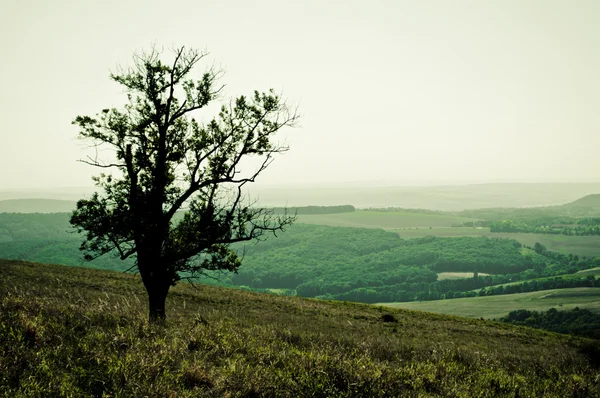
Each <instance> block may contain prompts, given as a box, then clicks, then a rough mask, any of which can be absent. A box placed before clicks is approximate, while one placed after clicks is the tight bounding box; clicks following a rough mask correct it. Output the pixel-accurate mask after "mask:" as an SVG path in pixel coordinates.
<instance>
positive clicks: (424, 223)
mask: <svg viewBox="0 0 600 398" xmlns="http://www.w3.org/2000/svg"><path fill="white" fill-rule="evenodd" d="M474 220H475V219H472V218H466V217H460V216H453V215H445V214H422V213H412V212H402V211H395V212H383V211H370V210H358V211H355V212H352V213H339V214H319V215H300V216H298V222H300V223H306V224H320V225H331V226H334V227H358V228H383V229H398V228H404V227H411V228H415V227H418V228H429V227H432V228H433V227H450V226H451V225H453V224H462V223H464V222H467V221H474Z"/></svg>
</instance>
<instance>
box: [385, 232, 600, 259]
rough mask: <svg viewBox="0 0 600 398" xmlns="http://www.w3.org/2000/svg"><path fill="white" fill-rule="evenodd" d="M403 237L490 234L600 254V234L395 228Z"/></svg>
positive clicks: (580, 253) (578, 252)
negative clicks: (576, 234) (580, 234)
mask: <svg viewBox="0 0 600 398" xmlns="http://www.w3.org/2000/svg"><path fill="white" fill-rule="evenodd" d="M393 231H394V232H397V233H398V235H400V237H401V238H419V237H423V236H441V237H457V236H488V237H493V238H508V239H515V240H517V241H519V242H521V243H522V244H523V245H526V246H533V245H535V243H536V242H539V243H541V244H542V245H544V246H546V248H547V249H548V250H551V251H556V252H559V253H562V254H576V255H578V256H586V257H597V256H600V236H597V235H595V236H567V235H552V234H528V233H508V232H490V230H489V228H470V227H457V228H448V227H437V228H435V227H434V228H432V229H423V228H419V229H415V228H410V229H409V228H402V229H393Z"/></svg>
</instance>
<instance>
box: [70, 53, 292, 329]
mask: <svg viewBox="0 0 600 398" xmlns="http://www.w3.org/2000/svg"><path fill="white" fill-rule="evenodd" d="M160 55H161V54H160V53H159V52H158V51H156V50H152V51H151V52H149V53H145V54H142V55H140V56H136V57H134V60H135V62H134V66H133V67H132V68H130V69H127V70H124V71H120V72H119V73H117V74H111V76H110V77H111V79H112V80H114V81H116V82H117V83H119V84H121V85H122V86H123V87H124V88H125V90H126V92H127V97H128V103H127V104H126V105H125V106H124V108H123V109H120V110H119V109H115V108H112V109H103V110H102V111H101V112H100V113H99V114H97V115H96V116H95V117H90V116H78V117H77V118H75V120H74V121H73V124H74V125H77V126H78V127H79V129H80V132H79V138H82V139H85V140H89V141H91V142H92V144H93V145H94V146H96V149H97V151H96V153H98V150H99V149H102V148H104V147H108V148H110V149H112V150H113V151H114V159H115V160H114V161H108V162H105V161H102V160H100V159H99V158H98V157H97V156H96V157H88V158H87V159H85V160H82V162H84V163H87V164H90V165H92V166H95V167H98V168H101V169H109V170H112V172H111V173H101V174H100V175H99V176H96V177H93V180H94V182H95V184H96V186H97V187H98V188H101V189H102V190H103V193H101V194H99V193H98V192H96V193H94V195H93V196H92V197H91V198H90V199H82V200H79V202H77V208H76V210H75V211H74V212H73V214H72V215H71V218H70V222H71V224H72V225H73V226H74V227H75V228H76V229H77V231H78V232H85V240H84V241H83V242H82V244H81V247H80V249H81V250H83V251H85V259H86V260H92V259H94V258H96V257H99V256H102V255H104V254H107V253H116V254H117V255H118V257H120V258H121V259H122V260H125V259H127V258H129V257H133V258H134V259H135V267H137V270H138V271H139V273H140V275H141V278H142V281H143V283H144V286H145V288H146V291H147V292H148V303H149V317H150V321H151V322H154V321H158V320H162V319H164V318H165V301H166V297H167V294H168V292H169V288H170V287H171V286H172V285H175V283H176V282H177V281H178V280H180V279H181V278H182V277H190V278H193V277H197V276H199V275H201V274H203V273H204V272H206V271H207V270H226V271H236V270H237V269H238V267H239V266H240V264H241V260H240V258H239V257H238V256H237V255H236V253H235V252H234V251H233V250H232V249H231V248H230V246H229V245H230V244H232V243H235V242H241V241H249V240H255V239H258V238H260V237H261V236H262V235H263V234H265V233H267V232H273V233H275V232H276V231H278V230H282V229H283V228H284V227H285V226H286V225H289V224H290V223H292V222H293V220H294V218H293V217H290V216H288V215H287V214H284V215H279V216H275V215H274V214H273V213H272V212H269V211H267V210H265V209H261V208H259V207H255V206H253V204H251V203H249V202H248V201H247V200H245V198H244V197H243V187H244V185H246V184H247V183H250V182H254V181H255V179H256V178H257V177H258V175H259V174H260V173H261V172H262V171H264V170H265V169H266V168H267V167H268V166H269V165H270V164H271V162H272V160H273V157H274V155H276V154H279V153H282V152H285V151H287V149H288V148H287V147H285V146H282V145H279V144H277V143H275V142H274V141H273V138H274V135H275V133H277V131H279V130H280V129H281V128H283V127H286V126H293V125H295V123H296V121H297V119H298V115H297V113H296V111H295V110H293V109H290V108H289V107H288V106H287V105H286V104H285V102H284V101H282V99H281V98H280V97H279V96H278V95H276V94H274V92H273V91H272V90H271V91H269V92H266V93H259V92H258V91H255V92H254V94H253V96H251V97H244V96H241V97H238V98H236V99H235V100H232V101H230V102H229V103H228V104H226V105H223V106H222V107H221V108H220V112H219V113H218V116H216V117H214V118H212V119H211V120H205V121H204V122H201V121H199V119H196V117H200V116H201V115H198V113H200V112H199V111H200V110H201V109H203V108H205V107H206V106H207V105H208V104H209V103H211V102H212V101H213V100H215V99H217V96H218V94H219V93H220V91H221V89H222V87H223V86H218V85H217V80H218V77H219V75H220V73H219V72H217V71H215V70H214V69H208V70H207V71H206V72H204V73H203V74H201V75H200V78H199V79H198V80H194V79H192V78H191V77H190V76H191V75H192V73H193V71H194V69H195V67H197V66H198V63H199V62H200V61H201V60H203V58H204V57H205V56H206V54H205V53H202V52H199V51H197V50H188V49H185V48H183V47H182V48H179V49H177V50H175V52H174V59H173V61H172V62H169V63H168V64H165V63H163V62H162V61H161V60H160V59H159V56H160ZM251 157H256V158H258V160H257V161H254V163H253V162H250V163H248V161H247V159H248V158H251ZM242 164H243V165H244V169H245V170H246V171H245V172H243V171H242V167H241V166H242ZM252 164H254V167H251V166H252Z"/></svg>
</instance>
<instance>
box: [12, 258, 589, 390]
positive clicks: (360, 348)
mask: <svg viewBox="0 0 600 398" xmlns="http://www.w3.org/2000/svg"><path fill="white" fill-rule="evenodd" d="M0 269H1V270H2V278H0V336H3V337H4V338H3V339H0V353H1V354H0V355H2V356H1V357H0V395H1V396H177V397H189V396H199V397H215V396H229V397H266V396H269V397H271V396H280V397H297V396H335V397H350V396H363V397H366V396H368V397H389V396H445V397H448V396H453V397H472V396H545V397H568V396H571V397H576V396H578V397H583V396H586V397H592V396H600V382H599V380H598V377H597V374H598V371H599V370H600V368H599V366H600V362H598V358H599V357H600V355H599V354H600V348H599V347H598V346H597V343H595V342H593V341H592V340H586V339H580V338H574V337H569V336H563V335H558V334H553V333H545V332H540V331H537V330H533V329H529V328H523V327H515V326H512V325H505V324H500V323H495V322H490V321H481V320H474V319H463V318H456V317H449V316H442V315H434V314H427V313H422V312H412V311H407V310H396V309H384V308H381V307H372V306H368V305H361V304H351V303H343V302H339V303H333V302H324V301H318V300H309V299H301V298H296V297H282V296H273V295H265V294H260V293H252V292H245V291H239V290H231V289H224V288H218V287H211V286H199V287H198V289H194V288H193V287H191V286H189V285H185V284H180V285H179V286H177V287H176V288H174V289H173V291H172V293H171V294H170V296H169V298H168V316H169V318H168V321H167V324H166V325H164V326H160V325H159V326H149V325H147V323H146V307H145V295H144V293H143V289H142V287H141V283H140V281H139V279H138V278H137V277H135V276H131V275H124V274H120V273H115V272H107V271H99V270H91V269H82V268H76V267H63V266H52V265H41V264H33V263H21V262H11V261H0Z"/></svg>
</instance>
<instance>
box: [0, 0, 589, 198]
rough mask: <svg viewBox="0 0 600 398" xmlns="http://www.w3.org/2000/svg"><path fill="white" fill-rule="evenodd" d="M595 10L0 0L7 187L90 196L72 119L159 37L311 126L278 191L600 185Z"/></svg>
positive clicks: (272, 172)
mask: <svg viewBox="0 0 600 398" xmlns="http://www.w3.org/2000/svg"><path fill="white" fill-rule="evenodd" d="M598 21H600V1H597V0H589V1H586V0H577V1H569V0H564V1H553V0H539V1H533V0H486V1H481V0H473V1H451V0H443V1H442V0H438V1H433V0H429V1H428V0H419V1H416V0H410V1H398V0H395V1H393V0H390V1H382V0H372V1H364V0H355V1H317V0H309V1H291V0H287V1H286V0H271V1H248V0H240V1H222V0H221V1H216V0H215V1H212V0H200V1H199V0H189V1H188V0H170V1H149V0H103V1H93V0H88V1H80V0H71V1H66V0H53V1H49V0H37V1H36V0H0V55H1V57H2V73H1V74H0V117H1V120H2V124H1V125H0V129H1V130H0V131H1V134H2V135H1V139H2V140H1V143H0V169H1V172H0V190H6V189H13V188H45V187H51V186H82V185H89V184H90V183H91V182H90V176H91V175H92V174H93V173H96V172H97V170H95V169H94V168H92V167H89V166H85V165H83V164H80V163H77V162H76V160H77V159H79V158H81V157H82V153H83V147H82V143H81V142H79V141H78V140H76V138H75V137H76V135H77V129H76V128H75V127H74V126H71V124H70V123H71V120H72V119H73V118H74V117H75V116H77V115H79V114H95V113H96V112H98V111H100V110H101V109H102V108H106V107H112V106H120V105H121V104H123V103H124V99H125V98H124V96H123V95H122V91H121V89H120V87H119V86H118V85H116V84H114V83H112V82H110V81H109V79H108V74H109V71H110V70H111V69H112V70H114V69H115V68H116V67H117V66H118V65H127V64H128V63H129V62H130V60H131V56H132V54H133V53H134V52H135V51H139V50H142V49H148V48H149V47H150V46H151V45H152V44H153V43H155V44H157V45H158V46H164V47H165V49H166V50H168V49H169V48H171V47H174V46H180V45H186V46H190V47H196V48H200V49H206V50H208V51H210V53H211V54H210V57H209V59H210V62H211V63H212V62H214V63H216V64H217V65H220V66H222V67H223V68H224V69H225V71H226V75H225V76H224V78H223V80H222V82H223V83H225V84H227V87H226V94H227V95H230V96H234V95H239V94H248V93H251V92H252V90H254V89H259V90H266V89H268V88H271V87H272V88H274V89H275V90H277V91H282V92H283V93H284V95H285V96H286V97H287V98H288V99H289V100H290V101H291V102H292V103H296V104H298V105H299V106H300V112H301V114H302V120H301V127H300V128H297V129H293V130H291V131H288V132H287V133H285V134H283V135H282V136H281V137H282V139H286V140H287V141H288V143H289V144H290V146H291V150H290V152H288V153H287V154H286V155H285V156H283V157H281V158H279V159H277V161H276V162H275V163H274V164H273V165H272V166H271V168H270V169H269V170H268V171H267V172H265V173H264V175H263V177H262V179H261V180H262V182H264V183H267V184H282V183H285V184H307V183H312V182H316V183H327V182H333V181H336V182H351V181H376V182H382V183H383V182H386V183H404V184H407V183H408V184H414V183H430V182H436V183H437V182H445V183H453V182H468V181H470V182H485V181H575V180H576V181H585V180H595V181H598V180H600V156H598V153H599V152H598V150H599V148H600V27H599V25H598Z"/></svg>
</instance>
